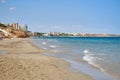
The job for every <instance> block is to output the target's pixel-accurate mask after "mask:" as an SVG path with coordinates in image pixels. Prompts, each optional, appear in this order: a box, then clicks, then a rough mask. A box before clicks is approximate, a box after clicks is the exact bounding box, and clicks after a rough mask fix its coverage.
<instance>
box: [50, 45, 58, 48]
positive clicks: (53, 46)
mask: <svg viewBox="0 0 120 80" xmlns="http://www.w3.org/2000/svg"><path fill="white" fill-rule="evenodd" d="M50 47H51V48H56V47H58V46H56V45H50Z"/></svg>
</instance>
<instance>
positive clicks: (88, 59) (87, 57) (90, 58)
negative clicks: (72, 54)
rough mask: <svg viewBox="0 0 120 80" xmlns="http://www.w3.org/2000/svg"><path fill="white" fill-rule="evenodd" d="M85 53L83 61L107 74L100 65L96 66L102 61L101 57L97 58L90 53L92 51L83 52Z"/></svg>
mask: <svg viewBox="0 0 120 80" xmlns="http://www.w3.org/2000/svg"><path fill="white" fill-rule="evenodd" d="M83 52H84V55H85V56H83V60H84V61H86V62H87V63H88V64H90V65H92V66H94V67H96V68H99V69H100V70H101V71H103V72H105V71H104V70H103V69H102V68H101V67H100V66H99V65H97V64H96V61H97V60H102V59H101V58H99V57H95V56H94V55H96V54H94V53H92V52H90V50H88V49H86V50H84V51H83Z"/></svg>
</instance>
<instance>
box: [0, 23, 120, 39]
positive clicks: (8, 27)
mask: <svg viewBox="0 0 120 80" xmlns="http://www.w3.org/2000/svg"><path fill="white" fill-rule="evenodd" d="M52 36H55V37H120V35H118V34H90V33H61V32H48V33H42V32H32V31H29V30H28V26H27V25H26V24H25V25H23V26H21V25H19V23H18V22H16V23H11V24H9V23H8V24H3V23H0V39H6V38H9V39H11V38H27V37H52Z"/></svg>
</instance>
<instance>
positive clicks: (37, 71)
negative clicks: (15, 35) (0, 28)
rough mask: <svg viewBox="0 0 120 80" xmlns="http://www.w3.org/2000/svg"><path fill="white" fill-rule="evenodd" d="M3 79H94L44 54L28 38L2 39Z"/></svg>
mask: <svg viewBox="0 0 120 80" xmlns="http://www.w3.org/2000/svg"><path fill="white" fill-rule="evenodd" d="M0 42H1V43H0V50H1V51H6V52H7V53H8V54H7V53H6V54H4V55H3V54H2V55H0V78H1V80H23V79H24V80H40V79H42V80H93V79H92V78H91V77H90V76H89V75H86V74H84V73H82V72H73V71H71V70H70V65H69V63H67V62H65V61H64V60H62V59H59V58H57V57H51V56H46V55H43V54H42V53H43V52H48V51H46V50H43V49H40V48H39V47H37V46H36V45H35V44H34V43H33V42H31V41H29V40H28V39H11V40H3V41H0Z"/></svg>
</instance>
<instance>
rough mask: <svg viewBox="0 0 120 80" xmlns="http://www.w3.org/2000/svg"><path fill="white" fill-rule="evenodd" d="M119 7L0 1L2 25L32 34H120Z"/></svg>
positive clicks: (107, 2) (114, 3) (100, 1)
mask: <svg viewBox="0 0 120 80" xmlns="http://www.w3.org/2000/svg"><path fill="white" fill-rule="evenodd" d="M28 3H29V4H28ZM119 4H120V1H119V0H91V1H89V0H84V1H83V0H75V1H73V0H66V1H64V0H60V1H55V0H51V1H49V0H45V1H42V0H39V1H38V0H37V1H36V0H34V1H33V0H24V1H23V0H16V1H11V0H0V12H1V13H0V22H2V23H14V22H18V23H19V24H20V25H21V24H27V25H28V27H29V30H30V31H33V32H44V33H46V32H47V33H48V32H61V33H91V34H120V31H119V30H120V23H119V21H120V9H119V8H120V5H119Z"/></svg>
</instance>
